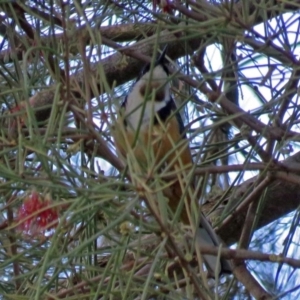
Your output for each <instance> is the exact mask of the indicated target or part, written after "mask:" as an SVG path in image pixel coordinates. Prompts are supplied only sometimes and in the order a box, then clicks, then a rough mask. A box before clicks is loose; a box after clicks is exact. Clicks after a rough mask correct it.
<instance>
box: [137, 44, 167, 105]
mask: <svg viewBox="0 0 300 300" xmlns="http://www.w3.org/2000/svg"><path fill="white" fill-rule="evenodd" d="M166 50H167V48H165V49H164V50H163V52H162V53H161V55H160V56H159V58H158V59H157V60H156V62H155V63H154V66H153V67H152V68H151V64H148V65H146V66H145V68H144V69H143V71H142V74H141V76H140V77H139V78H138V79H137V81H136V83H135V88H137V90H138V93H139V94H140V95H141V96H142V98H143V99H144V100H146V101H147V100H151V99H154V101H156V102H163V101H169V99H170V82H169V70H168V68H167V66H166V63H165V55H166ZM154 92H155V95H153V93H154Z"/></svg>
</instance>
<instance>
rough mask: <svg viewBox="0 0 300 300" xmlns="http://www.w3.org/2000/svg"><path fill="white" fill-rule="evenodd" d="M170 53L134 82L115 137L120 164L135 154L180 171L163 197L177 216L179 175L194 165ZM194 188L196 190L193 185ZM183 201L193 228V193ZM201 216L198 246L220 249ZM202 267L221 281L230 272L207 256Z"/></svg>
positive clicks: (180, 191) (222, 261) (225, 264)
mask: <svg viewBox="0 0 300 300" xmlns="http://www.w3.org/2000/svg"><path fill="white" fill-rule="evenodd" d="M166 51H167V47H165V48H164V50H163V51H162V53H161V55H160V56H159V57H158V58H157V59H156V61H155V63H154V64H152V65H151V63H148V64H147V65H146V66H145V67H144V68H143V70H142V72H141V74H140V76H138V78H137V79H136V81H135V82H134V84H133V86H132V87H131V89H130V90H129V92H128V94H127V96H126V97H125V99H124V101H123V103H122V105H121V108H120V111H119V114H118V115H119V116H118V118H117V121H116V124H115V126H114V132H113V135H114V141H115V146H116V149H117V152H118V153H119V154H120V156H121V157H122V158H124V159H126V157H127V158H128V154H129V153H133V155H134V157H135V159H136V161H138V162H140V163H141V164H143V163H144V165H147V161H149V160H150V161H151V162H152V165H153V164H155V165H158V166H161V168H163V167H167V168H168V169H169V170H176V171H178V170H179V173H177V174H178V175H177V178H176V179H175V180H173V181H172V182H171V183H170V184H169V186H168V188H166V189H165V191H164V194H165V196H167V198H168V204H169V206H170V208H171V209H172V211H173V212H175V211H176V209H177V207H178V205H180V203H181V199H182V197H183V188H182V182H185V180H184V179H185V174H186V173H184V172H183V171H182V172H181V171H180V170H186V169H188V168H191V167H192V165H193V159H192V154H191V151H190V148H189V143H188V139H187V135H186V132H185V127H184V123H183V120H182V118H181V115H180V113H179V111H178V108H177V105H176V103H175V101H174V99H173V97H172V93H171V82H170V72H169V68H168V65H167V63H166V58H165V56H166ZM149 150H150V151H149ZM149 152H151V153H152V155H149ZM180 172H181V173H182V174H180ZM191 188H192V189H194V186H193V184H191ZM184 196H185V197H187V201H185V202H184V203H185V205H183V208H182V210H181V213H180V220H181V222H182V223H183V224H185V225H190V218H189V214H188V212H187V210H188V209H189V210H191V209H192V208H191V207H192V199H191V196H190V194H189V193H186V194H185V195H184ZM193 207H194V206H193ZM199 215H200V218H199V219H200V220H199V227H198V228H197V230H196V235H197V236H196V238H195V240H196V241H197V243H199V245H213V246H220V239H219V237H218V236H217V234H216V233H215V231H214V230H213V228H212V226H211V224H210V223H209V221H208V220H207V219H206V217H205V216H204V214H203V213H202V212H200V213H199ZM203 261H204V263H205V266H206V268H207V271H208V273H209V274H210V276H211V277H214V274H216V273H215V272H217V273H218V274H219V275H221V274H223V273H227V274H231V272H232V267H231V263H230V261H229V260H226V259H224V258H217V257H216V256H212V255H206V254H205V255H203ZM216 270H217V271H216Z"/></svg>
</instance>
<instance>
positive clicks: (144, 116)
mask: <svg viewBox="0 0 300 300" xmlns="http://www.w3.org/2000/svg"><path fill="white" fill-rule="evenodd" d="M149 80H151V83H150V82H149ZM157 88H158V90H156V89H157ZM147 89H148V90H149V93H148V95H143V91H146V92H147ZM155 91H156V94H157V96H158V94H159V95H160V96H161V95H162V96H163V98H161V99H159V101H158V100H157V99H156V97H155V96H156V95H153V94H152V93H151V92H155ZM145 97H147V99H145ZM169 100H170V83H169V82H168V75H167V74H166V72H165V71H164V69H163V68H162V66H160V65H159V66H156V67H155V68H154V69H153V72H152V76H151V77H150V72H148V73H146V74H144V75H143V76H142V77H141V78H140V80H138V81H137V82H136V84H135V85H134V87H133V89H132V90H131V92H130V93H129V95H128V97H127V101H126V107H125V117H126V121H127V122H128V123H129V124H128V125H129V127H131V128H132V129H133V130H137V129H138V128H139V126H140V128H141V129H142V128H143V127H146V126H147V125H149V123H150V122H151V121H152V120H153V117H154V115H155V113H156V112H158V111H159V110H160V109H162V108H164V107H165V106H166V105H167V102H168V101H169Z"/></svg>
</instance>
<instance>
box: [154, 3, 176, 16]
mask: <svg viewBox="0 0 300 300" xmlns="http://www.w3.org/2000/svg"><path fill="white" fill-rule="evenodd" d="M170 3H171V0H153V11H154V12H156V6H157V4H158V6H159V7H160V8H161V9H162V11H163V12H164V13H170V12H171V11H172V8H171V5H170Z"/></svg>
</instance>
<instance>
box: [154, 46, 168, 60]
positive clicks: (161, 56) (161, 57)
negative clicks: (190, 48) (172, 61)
mask: <svg viewBox="0 0 300 300" xmlns="http://www.w3.org/2000/svg"><path fill="white" fill-rule="evenodd" d="M167 50H168V45H166V46H165V48H164V49H163V50H162V52H161V55H160V56H159V58H158V59H157V63H158V64H163V62H164V59H165V56H166V53H167Z"/></svg>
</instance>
